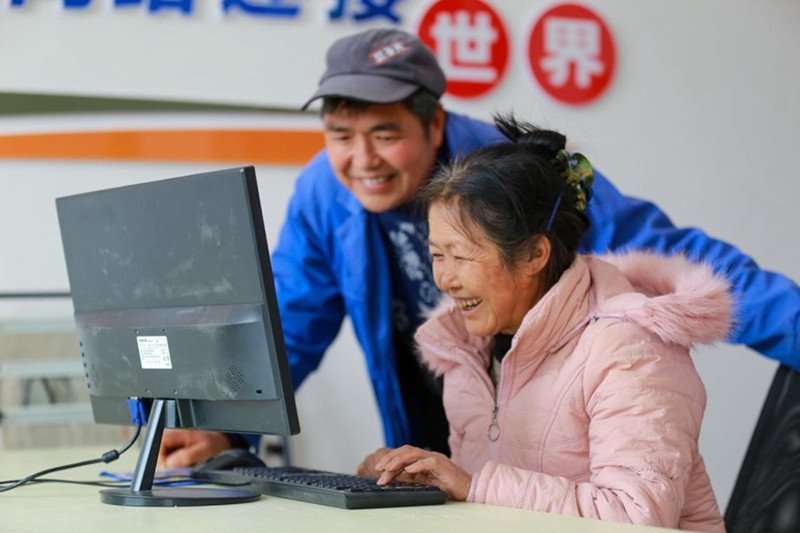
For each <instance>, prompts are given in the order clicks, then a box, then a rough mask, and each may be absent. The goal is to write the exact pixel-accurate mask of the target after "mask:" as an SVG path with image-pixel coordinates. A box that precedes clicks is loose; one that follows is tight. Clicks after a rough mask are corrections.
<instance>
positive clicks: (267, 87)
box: [0, 0, 800, 507]
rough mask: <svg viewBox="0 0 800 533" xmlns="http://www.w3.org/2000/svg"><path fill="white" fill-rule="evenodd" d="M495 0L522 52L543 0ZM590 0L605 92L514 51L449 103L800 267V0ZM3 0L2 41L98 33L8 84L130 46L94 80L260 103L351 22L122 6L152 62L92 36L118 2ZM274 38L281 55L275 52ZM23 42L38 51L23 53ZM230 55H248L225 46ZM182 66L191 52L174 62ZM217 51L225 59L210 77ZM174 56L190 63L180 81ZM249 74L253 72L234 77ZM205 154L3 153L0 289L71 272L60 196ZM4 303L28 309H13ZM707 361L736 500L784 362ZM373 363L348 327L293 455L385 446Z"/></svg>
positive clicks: (127, 25) (337, 458)
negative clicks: (522, 131) (61, 12)
mask: <svg viewBox="0 0 800 533" xmlns="http://www.w3.org/2000/svg"><path fill="white" fill-rule="evenodd" d="M41 4H45V3H44V2H42V3H41ZM400 4H404V5H406V6H407V7H405V8H403V9H405V10H406V11H405V12H407V13H409V18H410V17H411V14H414V13H419V12H420V11H421V10H422V9H423V7H424V6H425V5H426V4H427V3H425V2H414V1H412V0H406V2H402V3H400ZM495 4H497V5H495V9H497V10H498V11H500V12H501V13H502V14H503V16H504V18H505V20H506V23H507V24H508V26H509V32H510V34H511V40H512V45H513V46H514V47H515V48H514V50H513V52H514V54H515V58H514V59H512V62H513V61H518V60H519V59H518V58H519V56H521V54H520V53H519V48H520V46H521V43H522V42H523V41H524V37H525V32H526V31H527V28H528V25H529V23H530V20H531V18H532V16H533V15H534V14H535V13H536V12H537V11H538V10H540V9H541V8H542V6H543V5H544V4H543V3H540V2H528V1H525V2H522V1H520V2H503V3H502V8H501V6H500V4H501V3H500V2H495ZM586 4H587V5H590V6H593V7H594V8H595V9H596V10H597V11H598V12H599V13H600V14H601V15H602V16H604V18H605V19H606V22H607V23H608V24H609V26H610V27H611V30H612V31H613V32H614V35H615V38H616V42H617V47H618V60H619V63H618V74H617V77H616V79H615V81H614V83H613V85H612V87H611V88H610V89H609V91H608V93H607V94H606V95H604V96H603V97H602V98H601V99H600V100H599V101H597V102H596V103H595V104H592V105H590V106H586V107H579V108H569V107H564V106H561V105H558V104H557V103H555V102H553V101H552V100H551V99H549V97H547V96H546V95H544V94H543V93H542V92H541V91H540V90H539V89H538V88H537V87H536V86H535V85H534V84H533V83H532V82H531V81H530V80H529V77H528V76H527V74H526V70H525V69H523V68H522V67H521V66H520V65H519V64H515V65H512V67H511V68H510V70H509V73H508V75H507V77H506V79H505V80H504V82H503V84H502V85H501V86H500V87H499V88H498V89H497V90H496V91H494V92H493V93H492V94H490V95H489V97H487V98H486V99H484V100H481V101H478V102H466V101H461V100H455V99H452V98H446V99H445V101H446V103H447V104H448V105H449V106H450V107H451V108H454V109H457V110H463V111H469V112H470V113H472V114H475V115H478V116H481V117H484V118H486V117H489V116H490V115H491V113H492V112H494V111H505V110H510V109H513V110H514V111H516V113H517V114H518V116H520V117H521V118H525V119H529V120H532V121H535V122H538V123H540V124H541V125H544V126H550V127H555V128H557V129H560V130H562V131H563V132H565V133H566V134H567V135H568V136H569V137H570V139H571V140H572V142H573V146H575V147H576V148H579V149H580V150H581V151H582V152H583V153H585V154H586V155H587V156H589V157H590V158H591V159H592V161H593V162H594V163H595V164H596V166H597V167H598V168H600V169H601V170H602V171H603V172H604V173H605V174H606V175H607V176H609V177H610V178H611V179H612V181H613V182H614V183H615V184H616V185H618V186H619V187H620V188H621V189H622V190H623V191H625V192H626V193H628V194H632V195H636V196H640V197H645V198H649V199H654V200H656V201H657V202H658V204H659V205H660V206H661V207H662V208H663V209H664V210H665V211H666V212H667V213H668V214H670V216H671V217H672V219H673V221H674V222H675V223H676V224H678V225H692V226H699V227H702V228H704V229H705V230H707V231H708V232H709V233H711V234H713V235H715V236H718V237H720V238H722V239H724V240H727V241H729V242H732V243H735V244H736V245H738V246H739V247H740V248H742V249H743V250H746V251H747V252H748V253H749V254H750V255H752V256H753V257H754V258H755V259H756V260H757V261H758V262H759V263H760V264H761V265H762V266H763V267H764V268H767V269H771V270H775V271H780V272H783V273H785V274H787V275H788V276H790V277H792V278H793V279H800V250H798V247H797V246H795V245H794V242H795V240H796V230H795V228H796V227H797V226H798V214H797V210H796V208H795V204H796V201H797V198H798V193H800V184H798V182H797V178H796V175H795V174H796V171H795V168H794V167H795V166H796V165H795V164H794V163H793V157H792V156H793V155H794V153H795V150H796V147H797V146H799V145H800V105H798V98H799V96H798V95H800V61H797V58H796V57H795V55H796V52H797V51H798V50H800V32H798V31H797V30H796V28H797V25H798V23H799V22H800V3H797V2H794V1H792V0H765V1H761V2H750V1H747V0H707V1H705V2H696V1H691V0H671V1H669V2H667V1H660V2H657V1H650V2H641V1H638V2H637V1H630V0H606V1H604V2H586ZM312 5H322V4H320V3H316V4H314V3H312ZM1 9H2V8H0V52H2V51H3V50H2V49H3V47H4V44H5V45H13V46H14V49H15V50H25V46H24V45H25V44H26V43H29V42H30V38H26V35H37V36H47V35H49V34H51V33H57V32H60V31H64V30H65V28H66V29H69V30H71V31H72V30H74V31H76V32H79V33H81V34H82V35H83V36H84V37H85V39H79V40H78V41H74V40H70V39H63V40H61V41H48V39H47V38H46V37H45V38H40V37H37V39H36V44H35V45H32V47H31V48H30V49H29V51H28V52H19V53H18V54H17V55H14V54H12V55H8V54H5V53H0V90H3V89H5V90H12V89H16V90H22V89H27V90H32V89H35V88H39V89H41V88H42V87H47V88H51V89H52V90H53V91H67V92H69V91H77V90H78V89H79V88H80V87H81V86H82V85H81V81H80V79H79V78H78V77H76V76H74V75H67V73H66V70H70V71H74V72H80V71H81V69H83V71H86V70H87V69H89V70H90V69H91V68H92V65H91V64H90V63H91V60H92V59H93V56H94V55H96V56H98V57H97V58H94V59H95V60H98V61H99V62H100V63H101V64H103V65H104V66H105V65H107V64H108V65H110V64H113V63H114V62H115V61H116V62H117V63H118V62H119V61H120V57H121V58H123V59H124V61H125V62H126V63H128V67H129V68H125V69H110V70H108V75H107V76H106V78H105V79H104V81H103V82H102V83H101V84H99V85H97V86H95V90H96V92H97V93H103V94H116V95H134V96H149V97H170V96H172V97H178V96H184V95H185V96H186V97H190V98H194V99H206V100H217V101H231V102H243V103H259V104H264V105H267V104H275V105H286V106H295V105H299V104H300V103H301V102H302V101H303V100H304V99H305V97H306V96H307V95H308V94H309V93H310V92H312V90H313V86H314V84H315V82H316V79H317V77H318V75H319V73H320V71H321V69H322V50H323V49H324V48H325V47H326V46H327V44H328V43H329V42H330V41H331V40H332V39H333V38H334V37H335V36H338V35H340V34H343V33H348V32H350V31H353V30H354V29H355V28H356V27H355V26H353V25H350V26H348V25H338V26H333V25H325V24H323V23H321V22H319V21H318V20H316V19H314V20H304V21H303V22H302V24H300V23H298V25H297V26H292V25H291V24H288V25H284V27H282V28H281V29H280V30H279V29H276V28H277V27H273V26H272V25H258V24H256V23H254V22H253V21H242V23H241V24H238V25H236V26H235V31H234V30H232V29H231V28H232V27H234V26H233V25H232V24H230V23H226V24H223V23H221V22H219V21H218V20H217V19H214V18H213V17H206V18H204V17H198V18H197V19H196V20H194V21H192V22H191V23H182V24H183V26H181V29H180V31H177V32H176V31H167V30H169V29H170V28H169V25H168V24H167V23H166V22H164V21H160V22H158V24H152V23H148V21H147V20H145V19H144V18H142V17H139V18H136V19H134V18H133V17H127V18H126V17H118V19H120V20H122V19H124V26H123V27H122V33H124V32H125V31H128V30H129V29H130V30H133V29H135V30H136V31H137V32H138V31H140V30H141V31H143V30H144V29H147V30H148V31H150V32H151V33H150V35H153V38H152V39H151V40H150V41H148V43H142V42H141V41H136V42H137V43H139V44H138V47H139V48H138V50H139V51H141V49H142V48H144V50H145V51H147V53H148V55H147V57H148V59H147V62H138V63H137V62H136V61H135V60H136V58H137V57H138V56H137V54H138V52H137V47H135V46H132V45H125V46H123V47H121V48H120V50H121V55H117V56H114V54H111V53H110V52H109V50H115V48H114V47H113V46H111V45H107V46H106V47H103V48H99V47H97V46H95V45H94V43H96V42H100V41H97V40H94V38H95V37H97V38H100V37H102V38H103V39H105V40H104V41H103V42H105V43H113V42H114V39H115V38H117V36H115V35H114V34H113V33H112V32H109V31H108V28H107V23H108V20H109V17H112V16H114V15H113V14H109V13H107V12H105V11H102V12H101V11H98V12H96V13H93V14H91V16H88V15H87V16H86V17H84V18H81V17H75V16H72V17H70V18H69V19H68V20H65V19H64V18H63V17H62V18H57V17H58V13H56V12H54V11H53V10H48V9H46V8H44V7H39V8H37V9H36V10H35V11H33V12H31V13H32V14H31V13H29V14H28V18H24V17H22V16H20V15H19V14H18V13H15V14H12V16H10V17H8V16H6V15H7V14H8V13H7V12H5V11H2V10H1ZM34 17H39V18H34ZM309 18H310V17H309ZM129 19H130V20H129ZM115 20H116V19H115ZM98 21H102V22H103V24H99V23H98ZM12 22H13V25H12V24H11V23H12ZM266 26H268V28H267V27H266ZM267 29H268V30H269V31H266V30H267ZM234 35H235V36H236V37H235V38H234ZM178 37H179V38H180V39H181V40H182V41H181V42H183V43H192V48H191V49H192V51H193V52H192V53H193V54H195V55H198V56H201V58H202V60H203V61H205V63H200V62H198V63H195V62H193V61H189V60H188V59H186V54H183V55H182V54H181V53H180V51H181V49H180V48H176V47H163V46H162V54H161V56H159V54H158V53H156V52H157V50H156V48H155V47H156V44H154V43H158V42H159V40H160V39H171V38H178ZM283 41H287V42H292V43H294V44H295V47H292V48H291V54H287V53H285V52H283V51H284V50H286V49H287V47H285V46H278V44H280V43H282V42H283ZM298 43H300V44H298ZM59 48H65V49H67V50H69V51H70V52H71V54H69V55H68V56H64V57H71V58H72V59H71V60H70V61H72V62H71V63H70V62H67V63H66V64H64V59H63V58H61V60H60V61H59V57H60V56H59V54H58V53H57V52H58V50H59ZM245 50H250V52H246V51H245ZM276 50H277V51H278V52H281V53H278V54H277V55H275V53H274V52H273V53H272V54H271V53H270V51H276ZM78 51H81V53H78ZM26 53H27V54H31V55H29V56H28V57H27V59H31V58H32V57H34V56H35V59H36V62H32V61H26ZM231 54H234V55H231ZM242 54H244V55H245V59H246V60H243V59H242ZM248 54H252V55H248ZM159 57H162V58H163V61H160V60H159ZM226 57H235V59H233V60H229V61H225V60H224V58H226ZM98 58H99V59H98ZM200 60H201V59H200V58H198V59H197V61H200ZM176 64H177V65H185V68H182V69H175V68H172V69H171V68H170V66H172V67H174V66H175V65H176ZM33 65H39V67H40V68H34V67H33ZM199 65H205V67H203V68H201V67H200V66H199ZM208 65H212V66H214V67H215V68H219V69H221V70H222V71H223V75H222V76H219V77H215V78H214V80H211V81H208V83H207V84H206V85H205V86H204V85H203V83H204V77H203V72H204V71H206V72H207V71H208V70H209V67H208ZM295 65H300V66H302V67H296V66H295ZM43 66H47V67H48V68H43ZM68 67H69V68H68ZM131 69H133V72H131ZM212 70H213V69H212ZM176 72H177V73H180V74H182V75H184V79H183V80H182V81H180V80H178V77H179V76H176V75H175V74H176ZM59 74H60V75H59ZM239 74H240V75H241V76H243V78H238V79H239V80H242V79H243V80H245V83H234V82H233V81H231V80H236V79H237V75H239ZM126 84H127V85H126ZM7 122H8V121H6V123H4V121H3V119H2V118H0V128H3V127H5V131H13V130H14V126H13V125H11V126H9V125H8V124H7ZM44 123H45V125H46V123H47V120H45V121H44ZM4 124H5V126H4ZM0 142H2V139H1V138H0ZM206 167H207V165H199V164H178V163H176V164H161V163H159V164H103V163H99V162H82V163H76V162H41V161H12V160H5V161H3V160H0V186H2V190H1V191H0V243H2V247H1V248H0V290H5V291H7V290H15V289H65V288H66V278H65V275H64V273H63V267H62V264H61V257H60V243H59V241H58V237H57V230H56V227H55V214H54V209H53V203H52V200H53V198H55V197H56V196H59V195H62V194H66V193H69V192H73V191H74V192H77V191H78V190H91V189H94V188H102V187H106V186H114V185H117V184H121V183H125V182H132V181H139V180H146V179H155V178H160V177H169V176H175V175H182V174H186V173H191V172H194V171H199V170H204V169H205V168H206ZM295 170H296V169H293V168H287V167H284V168H266V167H259V168H258V173H259V183H260V184H264V183H268V186H266V187H262V197H263V196H265V193H266V192H267V191H268V192H269V198H268V199H266V200H265V201H264V203H265V205H269V206H270V207H269V208H268V209H267V208H265V211H268V212H269V213H270V214H266V215H265V219H266V220H265V222H266V224H267V227H268V228H267V229H268V235H269V236H270V237H272V236H273V235H275V234H276V233H277V228H278V226H279V225H280V223H281V219H282V217H283V211H284V209H285V201H286V198H287V196H288V194H289V192H290V189H291V179H292V176H293V174H294V172H295ZM3 311H4V310H3V309H0V312H3ZM5 312H6V314H8V313H10V314H12V315H13V314H15V313H22V312H23V311H21V310H19V309H8V308H6V309H5ZM695 360H696V362H697V366H698V368H699V371H700V373H701V375H702V377H703V379H704V381H705V383H706V387H707V389H708V397H709V403H708V410H707V415H706V420H705V424H704V427H703V433H702V437H701V449H702V450H703V453H704V455H705V458H706V462H707V465H708V468H709V472H710V475H711V480H712V483H713V484H714V487H715V490H716V492H717V497H718V500H719V501H720V503H721V505H722V506H723V507H724V505H725V504H726V502H727V500H728V497H729V495H730V491H731V489H732V485H733V481H734V480H735V475H736V473H737V471H738V467H739V464H740V462H741V458H742V456H743V454H744V450H745V448H746V445H747V442H748V439H749V436H750V433H751V431H752V428H753V425H754V422H755V420H756V417H757V415H758V411H759V409H760V406H761V402H762V401H763V398H764V394H765V391H766V388H767V386H768V384H769V381H770V379H771V376H772V373H773V370H774V368H775V364H774V363H773V362H772V361H769V360H767V359H765V358H763V357H760V356H758V355H757V354H755V353H753V352H750V351H749V350H747V349H745V348H741V347H732V346H718V347H714V348H704V349H701V350H698V352H697V354H696V357H695ZM364 376H365V372H364V368H363V359H362V358H361V356H360V351H359V349H358V348H357V346H355V344H354V342H353V340H352V335H350V334H349V332H348V330H347V329H345V333H344V334H343V335H342V337H341V338H340V339H339V340H338V341H337V344H336V346H335V349H334V350H332V352H331V353H330V354H329V355H328V357H326V359H325V361H324V363H323V366H322V368H321V369H320V371H319V372H317V373H316V374H314V375H313V376H312V377H311V378H309V380H308V381H307V382H306V384H304V385H303V387H302V388H301V390H300V391H299V395H298V403H299V405H300V408H301V423H302V425H303V426H304V433H303V435H302V436H301V437H300V438H297V439H296V440H295V445H294V447H295V458H296V460H297V461H298V462H307V463H308V464H314V465H315V466H321V467H326V468H332V469H348V470H349V469H352V468H353V467H354V466H355V464H356V463H357V462H358V460H359V459H360V458H361V456H362V455H363V454H364V453H365V452H366V451H369V450H371V449H372V448H374V447H375V446H377V445H379V444H380V439H381V432H380V429H379V427H378V422H377V415H376V413H375V410H374V407H373V405H374V404H373V403H372V396H371V391H370V390H369V388H368V386H367V385H366V382H365V377H364Z"/></svg>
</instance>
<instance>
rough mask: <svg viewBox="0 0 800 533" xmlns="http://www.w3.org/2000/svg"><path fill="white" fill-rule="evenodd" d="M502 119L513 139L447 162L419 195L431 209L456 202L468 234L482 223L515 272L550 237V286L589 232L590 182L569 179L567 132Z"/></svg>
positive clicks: (506, 117)
mask: <svg viewBox="0 0 800 533" xmlns="http://www.w3.org/2000/svg"><path fill="white" fill-rule="evenodd" d="M495 124H496V126H497V128H498V129H499V130H500V132H501V133H502V134H503V135H504V136H505V137H506V138H508V140H509V141H511V142H502V143H498V144H493V145H489V146H485V147H483V148H480V149H478V150H476V151H474V152H472V153H470V154H468V155H466V156H464V157H462V158H459V159H456V160H455V161H453V162H452V163H450V164H449V165H447V166H444V167H441V168H440V169H439V170H438V171H437V172H436V173H435V174H434V176H433V177H432V178H431V179H430V180H429V181H428V183H427V184H426V185H425V186H424V187H423V188H422V189H421V190H420V192H419V194H418V199H419V200H420V201H421V202H422V205H423V206H425V207H426V208H428V209H430V207H431V206H432V205H433V204H434V203H441V202H444V203H446V204H450V205H452V206H453V207H455V208H456V213H457V215H456V217H457V220H455V224H456V227H460V228H462V229H464V230H465V234H467V235H468V234H469V232H467V231H466V228H467V226H468V223H469V222H470V221H471V222H473V223H474V224H476V225H477V226H478V227H479V228H480V229H481V231H483V233H484V235H485V236H486V237H487V239H488V240H489V241H490V242H492V243H493V244H494V245H495V246H496V247H497V249H498V251H499V252H500V257H501V260H502V261H503V263H504V264H505V265H506V267H507V268H509V270H513V269H514V267H515V265H516V264H517V262H518V261H519V260H521V259H525V258H528V257H529V256H530V255H529V254H530V253H532V251H533V244H534V243H535V239H534V237H535V236H537V235H538V236H544V237H546V238H547V239H549V240H550V244H551V253H550V260H549V262H548V264H547V270H546V281H547V287H548V288H550V287H552V286H553V285H554V284H555V283H556V282H557V281H558V279H559V278H560V277H561V274H563V273H564V271H565V270H566V269H567V268H569V266H570V265H571V264H572V262H573V261H574V259H575V254H576V252H577V250H578V245H579V244H580V242H581V239H582V237H583V235H584V234H585V233H586V231H587V230H588V229H589V218H588V217H587V216H586V214H585V213H584V209H585V207H586V202H587V201H588V200H589V198H590V196H591V191H590V189H589V185H590V183H586V181H585V180H584V181H582V182H581V183H580V185H581V187H580V188H579V187H576V186H574V182H573V185H570V184H568V181H567V175H568V171H569V170H570V168H571V167H572V163H571V162H570V161H571V159H570V156H569V154H567V152H561V151H562V150H564V149H565V144H566V138H565V137H564V136H563V135H561V134H560V133H558V132H555V131H550V130H543V129H539V128H537V127H536V126H533V125H531V124H528V123H524V122H519V121H517V120H516V119H515V118H514V117H513V115H498V116H495ZM559 152H561V155H559ZM565 155H566V156H567V157H564V156H565ZM581 157H582V156H581ZM587 164H588V163H587ZM551 217H552V219H551Z"/></svg>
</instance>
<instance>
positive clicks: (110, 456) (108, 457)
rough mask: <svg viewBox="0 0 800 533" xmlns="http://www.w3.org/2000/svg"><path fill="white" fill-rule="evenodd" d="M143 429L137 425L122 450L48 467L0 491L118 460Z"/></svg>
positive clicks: (0, 488)
mask: <svg viewBox="0 0 800 533" xmlns="http://www.w3.org/2000/svg"><path fill="white" fill-rule="evenodd" d="M141 431H142V426H136V432H135V433H134V434H133V436H132V437H131V440H129V441H128V443H127V444H125V446H123V447H122V450H120V451H117V450H111V451H108V452H106V453H104V454H103V455H102V456H101V457H100V458H98V459H89V460H87V461H80V462H77V463H72V464H68V465H62V466H56V467H53V468H48V469H47V470H42V471H41V472H37V473H35V474H31V475H30V476H28V477H25V478H22V479H20V480H18V481H14V482H12V483H11V484H10V485H7V486H4V487H0V492H6V491H8V490H11V489H15V488H17V487H21V486H22V485H24V484H26V483H30V482H31V481H34V480H36V478H39V477H42V476H44V475H47V474H51V473H53V472H60V471H61V470H68V469H70V468H77V467H79V466H88V465H94V464H98V463H110V462H112V461H116V460H117V459H119V456H120V455H122V454H123V453H125V452H126V451H128V449H129V448H130V447H131V446H133V443H134V442H136V439H138V438H139V433H141ZM42 481H43V480H42Z"/></svg>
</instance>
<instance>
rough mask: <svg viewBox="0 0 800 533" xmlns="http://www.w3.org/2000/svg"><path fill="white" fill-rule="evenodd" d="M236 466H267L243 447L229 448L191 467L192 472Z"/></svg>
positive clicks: (197, 472)
mask: <svg viewBox="0 0 800 533" xmlns="http://www.w3.org/2000/svg"><path fill="white" fill-rule="evenodd" d="M237 466H267V465H266V464H265V463H264V461H262V460H261V459H259V457H258V456H257V455H255V454H253V453H250V451H248V450H246V449H244V448H230V449H228V450H225V451H223V452H221V453H220V454H218V455H215V456H214V457H211V458H209V459H206V460H205V461H203V462H202V463H198V464H196V465H195V466H194V467H192V474H203V473H204V472H211V471H214V470H230V469H232V468H235V467H237Z"/></svg>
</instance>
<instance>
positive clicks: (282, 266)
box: [272, 170, 345, 389]
mask: <svg viewBox="0 0 800 533" xmlns="http://www.w3.org/2000/svg"><path fill="white" fill-rule="evenodd" d="M305 172H306V173H308V172H309V171H308V170H306V171H305ZM317 177H318V176H313V175H301V177H300V178H299V179H298V181H297V184H296V188H295V192H294V195H293V196H292V198H291V200H290V202H289V208H288V212H287V216H286V221H285V222H284V225H283V227H282V229H281V232H280V235H279V238H278V244H277V246H276V247H275V249H274V250H273V253H272V270H273V276H274V279H275V291H276V293H277V297H278V304H279V309H280V316H281V323H282V325H283V335H284V340H285V342H286V351H287V353H288V356H289V364H290V367H291V374H292V383H293V384H294V387H295V389H296V388H297V387H298V386H299V385H300V383H302V382H303V380H304V379H305V378H306V377H307V376H308V374H309V373H311V372H312V371H314V370H315V369H316V368H317V366H319V363H320V361H321V359H322V356H323V355H324V353H325V350H327V348H328V347H329V346H330V344H331V343H332V342H333V340H334V339H335V338H336V335H337V333H338V332H339V329H340V327H341V325H342V321H343V319H344V315H345V309H344V302H343V298H342V295H341V292H340V290H339V286H338V283H337V279H336V276H335V271H334V267H333V262H334V259H333V257H332V255H333V252H332V251H331V250H332V246H333V245H332V242H331V237H330V235H331V233H332V231H331V230H330V229H329V228H328V227H327V226H326V221H325V219H324V214H325V212H326V209H325V206H321V205H319V202H317V200H316V196H317V195H316V194H314V192H313V190H312V188H311V185H312V181H313V178H317ZM304 178H305V179H304ZM309 178H311V179H309Z"/></svg>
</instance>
